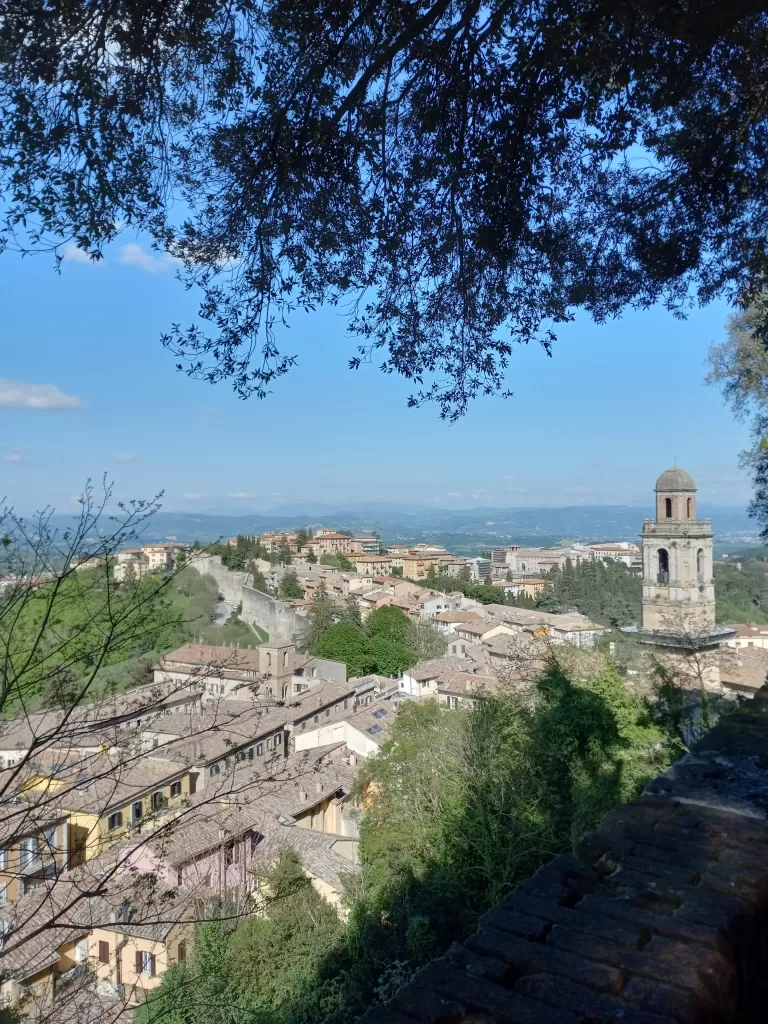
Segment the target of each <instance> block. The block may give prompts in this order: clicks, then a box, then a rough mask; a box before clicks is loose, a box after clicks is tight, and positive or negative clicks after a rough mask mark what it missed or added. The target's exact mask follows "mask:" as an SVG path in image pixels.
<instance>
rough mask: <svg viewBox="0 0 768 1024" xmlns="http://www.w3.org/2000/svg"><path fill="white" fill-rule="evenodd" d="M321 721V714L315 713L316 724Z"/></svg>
mask: <svg viewBox="0 0 768 1024" xmlns="http://www.w3.org/2000/svg"><path fill="white" fill-rule="evenodd" d="M319 721H320V716H319V715H315V725H317V723H318V722H319Z"/></svg>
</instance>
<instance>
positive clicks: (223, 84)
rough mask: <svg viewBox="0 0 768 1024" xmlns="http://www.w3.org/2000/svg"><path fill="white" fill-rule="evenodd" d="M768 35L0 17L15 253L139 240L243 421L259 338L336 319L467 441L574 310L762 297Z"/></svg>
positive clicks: (753, 19)
mask: <svg viewBox="0 0 768 1024" xmlns="http://www.w3.org/2000/svg"><path fill="white" fill-rule="evenodd" d="M767 25H768V15H766V11H765V5H764V4H763V3H761V2H758V0H738V2H736V0H733V2H730V3H725V2H724V0H688V2H686V3H682V2H681V3H674V4H673V3H658V2H656V0H621V2H616V3H604V4H597V3H595V2H594V0H537V2H533V3H531V2H528V0H513V2H505V0H491V2H488V3H485V4H480V3H476V2H470V0H455V2H448V0H438V2H435V3H418V2H410V0H391V2H386V3H378V4H368V5H360V4H343V5H335V6H331V7H329V6H327V5H318V4H315V3H306V2H301V0H299V2H297V0H290V2H287V0H268V2H266V3H255V2H253V0H243V2H241V3H240V4H238V6H237V8H236V10H233V9H232V7H231V6H230V5H229V4H228V3H225V2H222V0H200V2H197V3H194V4H189V3H186V2H179V0H147V2H143V3H140V4H137V3H135V2H133V0H109V3H107V2H106V0H92V2H89V3H85V2H83V0H79V2H72V3H67V4H54V5H51V4H50V3H48V2H47V0H8V2H6V3H5V4H4V7H3V19H2V23H1V24H0V53H2V63H0V108H2V110H3V117H2V119H1V120H0V151H2V154H3V157H2V162H1V163H0V175H1V177H0V188H1V189H2V193H3V198H4V224H5V233H4V242H5V244H6V245H15V246H19V247H21V248H24V249H25V250H28V249H33V250H38V249H45V248H49V247H50V245H51V244H52V243H50V242H49V239H53V240H54V241H62V242H63V241H67V240H68V239H72V240H73V242H74V244H76V245H77V246H79V247H80V248H81V249H82V250H84V251H86V252H89V253H91V254H93V256H94V257H99V256H100V255H101V252H102V249H103V246H104V244H105V243H106V242H108V241H110V240H111V239H113V238H114V237H115V236H116V234H117V233H118V232H119V230H120V229H121V227H122V226H123V225H127V226H129V227H130V228H133V229H135V228H139V229H143V230H145V231H147V232H149V234H150V236H151V237H152V239H153V240H154V242H155V244H156V245H157V246H158V247H159V248H160V249H162V250H166V251H168V252H170V253H171V254H173V255H174V256H176V257H178V258H179V259H181V260H182V261H183V267H182V269H181V276H182V277H183V278H184V279H185V280H186V281H187V282H189V283H197V284H199V285H200V287H201V288H202V290H203V298H202V302H201V306H200V316H201V319H202V321H203V322H204V323H203V326H202V327H201V326H200V325H198V324H193V325H191V326H189V327H184V326H182V325H175V326H173V327H172V329H171V330H170V331H169V333H168V335H167V336H166V337H165V338H164V343H165V344H166V346H167V347H168V348H169V349H170V350H171V351H172V352H173V353H174V354H175V355H176V356H177V357H178V360H179V363H178V365H179V367H180V368H182V369H186V370H187V372H189V373H191V374H193V375H194V376H197V377H201V378H204V379H206V380H209V381H212V382H215V381H219V380H222V379H229V380H230V381H231V382H232V384H233V385H234V387H235V389H236V391H237V392H238V393H239V394H240V395H249V394H254V393H255V394H256V395H259V396H263V395H265V394H266V393H268V392H269V391H270V390H271V388H272V386H273V384H274V382H275V380H276V379H277V378H279V377H280V376H282V375H283V374H285V373H286V372H287V371H288V370H289V369H290V368H291V366H292V365H293V364H294V362H295V356H294V355H293V354H292V353H291V352H290V351H287V352H286V351H282V350H281V348H280V347H279V346H278V344H277V340H276V338H275V332H274V326H275V324H279V323H281V321H282V320H284V319H286V318H290V315H291V313H292V312H294V311H295V310H297V309H312V308H314V307H315V306H316V305H317V304H318V303H321V302H330V303H336V302H339V301H340V300H341V299H343V298H344V299H346V300H347V301H348V306H347V308H349V309H350V310H351V315H350V326H351V329H352V331H353V333H354V334H355V335H356V336H357V338H358V339H359V348H358V351H357V353H356V354H355V355H354V357H353V358H352V360H351V365H352V366H358V365H359V364H360V363H361V362H362V361H365V360H368V359H369V358H377V359H380V365H381V369H382V370H383V371H384V372H386V373H389V372H396V373H399V374H401V375H403V376H404V377H405V378H407V379H408V380H410V381H413V382H414V386H415V392H414V394H413V395H412V396H411V399H410V401H411V403H413V404H416V403H419V402H421V401H424V400H428V399H432V400H434V401H436V402H437V403H438V406H439V408H440V410H441V413H442V414H443V415H445V416H448V417H455V416H457V415H460V414H461V413H462V412H463V411H464V409H465V408H466V405H467V402H468V401H469V400H470V399H471V398H472V397H474V396H476V395H478V394H489V393H496V392H499V391H503V387H504V385H503V376H504V372H505V369H506V366H507V363H508V360H509V357H510V354H511V351H512V348H513V345H514V344H515V343H518V342H520V343H527V342H530V341H534V340H538V341H540V342H541V343H542V344H543V345H544V347H545V349H546V350H547V352H549V351H551V348H552V345H553V343H554V340H555V335H554V333H553V330H552V327H551V325H553V324H554V325H557V324H558V323H562V322H564V321H567V320H569V319H570V318H571V317H572V315H573V312H574V310H575V309H578V308H582V309H585V310H586V311H588V313H590V314H591V315H592V317H593V318H594V319H595V320H596V321H598V322H601V321H604V320H606V319H608V318H610V317H612V316H614V315H616V314H618V313H620V312H621V310H622V309H624V308H625V307H627V306H628V305H630V306H631V305H635V306H640V307H645V306H648V305H650V304H652V303H653V302H655V301H657V300H662V301H663V302H665V303H666V305H667V306H668V307H670V308H671V309H673V310H675V311H680V312H682V311H684V310H685V309H686V308H688V306H689V305H690V303H691V301H694V300H698V301H699V302H707V301H709V300H711V299H712V298H713V297H714V296H716V295H724V296H726V297H727V298H729V299H731V300H734V299H737V298H738V299H741V298H744V297H745V296H749V295H750V293H753V294H754V293H756V292H757V291H758V290H759V289H760V288H761V287H762V284H763V282H764V281H765V280H766V277H767V276H768V252H767V251H766V248H765V244H764V226H765V223H766V220H768V216H767V213H768V210H767V209H766V207H767V206H768V188H766V184H767V182H766V178H767V177H768V165H767V164H766V161H765V156H764V151H765V142H766V112H765V103H764V97H763V89H762V83H763V80H764V72H765V60H766V36H767V33H766V27H767ZM174 201H180V202H179V204H178V206H177V207H174V206H173V202H174ZM766 322H767V318H766V317H765V316H763V317H762V319H761V323H760V330H761V332H762V334H763V335H764V334H765V325H766Z"/></svg>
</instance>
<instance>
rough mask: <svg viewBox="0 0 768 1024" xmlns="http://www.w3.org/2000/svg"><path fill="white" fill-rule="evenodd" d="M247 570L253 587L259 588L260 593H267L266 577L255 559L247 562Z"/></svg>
mask: <svg viewBox="0 0 768 1024" xmlns="http://www.w3.org/2000/svg"><path fill="white" fill-rule="evenodd" d="M248 571H249V572H250V574H251V580H252V582H253V586H254V589H256V590H260V591H261V593H262V594H268V593H269V586H268V584H267V578H266V576H265V575H264V573H263V572H262V571H261V569H260V568H259V567H258V565H257V564H256V562H255V561H253V562H249V563H248Z"/></svg>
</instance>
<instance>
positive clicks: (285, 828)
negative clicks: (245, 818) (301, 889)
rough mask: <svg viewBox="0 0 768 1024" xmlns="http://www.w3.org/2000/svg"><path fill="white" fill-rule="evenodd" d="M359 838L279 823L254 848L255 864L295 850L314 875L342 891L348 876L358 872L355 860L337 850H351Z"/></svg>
mask: <svg viewBox="0 0 768 1024" xmlns="http://www.w3.org/2000/svg"><path fill="white" fill-rule="evenodd" d="M356 847H357V840H355V839H348V838H346V837H345V836H337V835H332V834H330V833H327V832H313V831H312V830H311V829H308V828H298V827H297V826H296V825H277V826H276V827H275V828H274V829H273V830H272V831H271V832H270V833H269V835H268V836H266V838H265V839H264V840H263V841H262V842H261V843H259V844H258V846H257V847H256V849H255V851H254V857H253V861H252V863H253V865H254V866H255V867H257V868H258V867H261V868H262V869H264V868H267V867H269V866H271V865H272V864H273V863H274V862H275V861H276V860H277V858H278V857H279V856H280V854H281V853H282V852H283V851H284V850H293V851H294V852H295V853H297V854H298V855H299V857H300V858H301V863H302V866H303V867H304V868H305V869H306V870H307V871H309V872H310V873H311V874H312V875H314V876H315V877H317V878H320V879H322V880H323V881H324V882H327V883H328V885H330V886H331V887H332V888H333V889H335V890H336V891H337V892H343V891H344V888H345V883H346V879H347V878H348V877H349V876H351V875H354V874H356V873H357V867H356V864H355V862H354V861H353V860H352V859H351V858H349V857H344V856H342V855H341V854H340V853H339V852H338V850H339V849H340V848H341V849H345V850H352V849H355V848H356Z"/></svg>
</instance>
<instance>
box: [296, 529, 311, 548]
mask: <svg viewBox="0 0 768 1024" xmlns="http://www.w3.org/2000/svg"><path fill="white" fill-rule="evenodd" d="M308 540H309V534H308V533H307V531H306V530H304V529H301V530H297V531H296V544H297V545H298V548H299V551H301V549H302V548H303V547H304V545H305V544H306V543H307V541H308Z"/></svg>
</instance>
